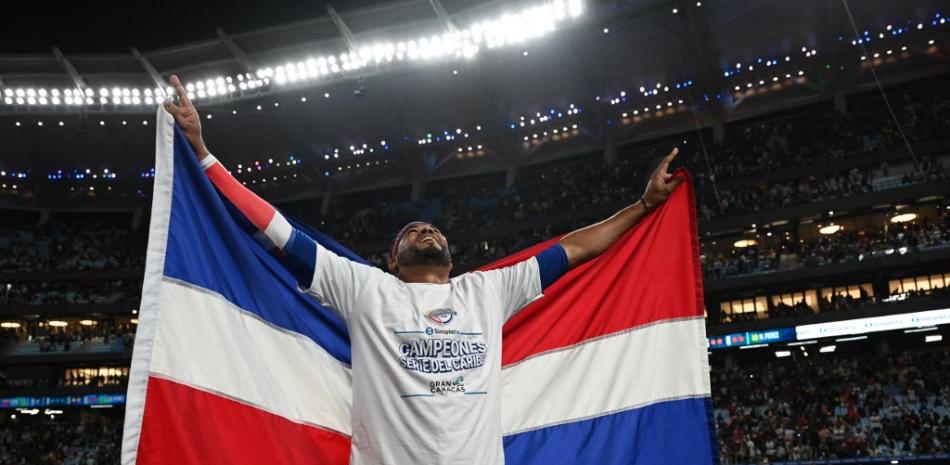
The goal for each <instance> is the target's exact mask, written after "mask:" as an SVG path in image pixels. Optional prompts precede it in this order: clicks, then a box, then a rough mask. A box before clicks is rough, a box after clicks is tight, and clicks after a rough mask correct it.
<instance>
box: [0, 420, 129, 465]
mask: <svg viewBox="0 0 950 465" xmlns="http://www.w3.org/2000/svg"><path fill="white" fill-rule="evenodd" d="M122 421H123V418H122V416H121V415H118V414H104V413H102V412H101V411H95V410H93V411H69V412H68V413H66V414H65V415H62V414H61V415H54V416H53V417H50V416H47V415H37V416H27V415H22V414H21V415H16V414H14V415H13V417H11V416H9V415H2V416H0V465H103V464H118V463H119V453H120V447H121V444H122Z"/></svg>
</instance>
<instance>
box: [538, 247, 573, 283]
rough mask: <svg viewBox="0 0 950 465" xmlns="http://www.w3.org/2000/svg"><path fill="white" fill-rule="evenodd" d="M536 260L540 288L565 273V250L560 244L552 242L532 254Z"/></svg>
mask: <svg viewBox="0 0 950 465" xmlns="http://www.w3.org/2000/svg"><path fill="white" fill-rule="evenodd" d="M534 258H535V259H536V260H537V261H538V270H539V271H540V274H541V290H544V289H547V288H548V286H550V285H552V284H554V282H555V281H557V280H558V279H559V278H560V277H561V276H564V273H567V251H565V250H564V247H563V246H562V245H561V244H554V245H552V246H551V247H548V248H547V249H544V250H543V251H542V252H541V253H539V254H537V255H535V256H534Z"/></svg>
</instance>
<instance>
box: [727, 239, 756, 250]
mask: <svg viewBox="0 0 950 465" xmlns="http://www.w3.org/2000/svg"><path fill="white" fill-rule="evenodd" d="M755 244H757V242H755V239H739V240H738V241H736V242H735V243H734V244H732V245H733V246H734V247H736V248H737V249H742V248H745V247H751V246H753V245H755Z"/></svg>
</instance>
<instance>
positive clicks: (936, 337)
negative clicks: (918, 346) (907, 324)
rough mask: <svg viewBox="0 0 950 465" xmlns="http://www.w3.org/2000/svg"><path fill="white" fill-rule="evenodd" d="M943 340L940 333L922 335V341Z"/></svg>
mask: <svg viewBox="0 0 950 465" xmlns="http://www.w3.org/2000/svg"><path fill="white" fill-rule="evenodd" d="M942 340H943V335H941V334H931V335H929V336H926V337H924V342H940V341H942Z"/></svg>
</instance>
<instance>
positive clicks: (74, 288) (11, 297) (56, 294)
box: [0, 279, 142, 306]
mask: <svg viewBox="0 0 950 465" xmlns="http://www.w3.org/2000/svg"><path fill="white" fill-rule="evenodd" d="M141 289H142V283H141V280H132V279H127V280H116V281H102V280H90V281H74V280H69V281H56V282H49V281H38V282H28V283H16V284H11V286H10V289H9V290H8V291H7V292H8V293H7V294H6V299H3V303H5V304H10V303H18V304H27V305H41V304H62V303H66V304H90V303H91V304H110V303H116V302H131V301H137V300H138V296H139V292H140V291H141ZM0 306H2V305H0Z"/></svg>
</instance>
